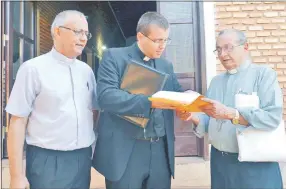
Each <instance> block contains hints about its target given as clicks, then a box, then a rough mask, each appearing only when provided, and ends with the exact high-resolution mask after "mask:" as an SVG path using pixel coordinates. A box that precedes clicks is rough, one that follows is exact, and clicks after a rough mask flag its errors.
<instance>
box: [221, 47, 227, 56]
mask: <svg viewBox="0 0 286 189" xmlns="http://www.w3.org/2000/svg"><path fill="white" fill-rule="evenodd" d="M227 54H228V53H227V51H226V50H224V49H221V53H220V56H221V57H224V56H225V55H227Z"/></svg>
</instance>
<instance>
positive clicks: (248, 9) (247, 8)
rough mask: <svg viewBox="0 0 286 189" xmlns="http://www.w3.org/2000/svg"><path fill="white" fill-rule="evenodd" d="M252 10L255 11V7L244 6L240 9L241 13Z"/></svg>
mask: <svg viewBox="0 0 286 189" xmlns="http://www.w3.org/2000/svg"><path fill="white" fill-rule="evenodd" d="M254 9H255V6H253V5H245V6H242V7H241V10H242V11H251V10H254Z"/></svg>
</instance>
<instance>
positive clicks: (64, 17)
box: [51, 10, 85, 37]
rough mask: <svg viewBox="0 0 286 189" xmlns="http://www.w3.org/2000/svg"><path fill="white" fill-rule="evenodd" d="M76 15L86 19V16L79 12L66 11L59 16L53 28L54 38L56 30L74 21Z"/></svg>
mask: <svg viewBox="0 0 286 189" xmlns="http://www.w3.org/2000/svg"><path fill="white" fill-rule="evenodd" d="M75 15H77V16H80V17H84V18H85V15H84V14H83V13H81V12H79V11H77V10H65V11H62V12H60V13H59V14H57V15H56V17H55V19H54V21H53V23H52V27H51V34H52V37H53V36H54V29H55V28H56V27H59V26H64V25H65V24H66V23H67V22H68V21H70V20H72V19H73V17H72V16H75Z"/></svg>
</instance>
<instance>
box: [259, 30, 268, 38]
mask: <svg viewBox="0 0 286 189" xmlns="http://www.w3.org/2000/svg"><path fill="white" fill-rule="evenodd" d="M256 36H258V37H267V36H270V32H268V31H260V32H256Z"/></svg>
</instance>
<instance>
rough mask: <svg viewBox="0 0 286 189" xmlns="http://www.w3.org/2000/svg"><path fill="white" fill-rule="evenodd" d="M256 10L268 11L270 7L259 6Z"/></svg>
mask: <svg viewBox="0 0 286 189" xmlns="http://www.w3.org/2000/svg"><path fill="white" fill-rule="evenodd" d="M256 9H257V10H259V11H265V10H269V9H270V6H269V5H259V6H257V7H256Z"/></svg>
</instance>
